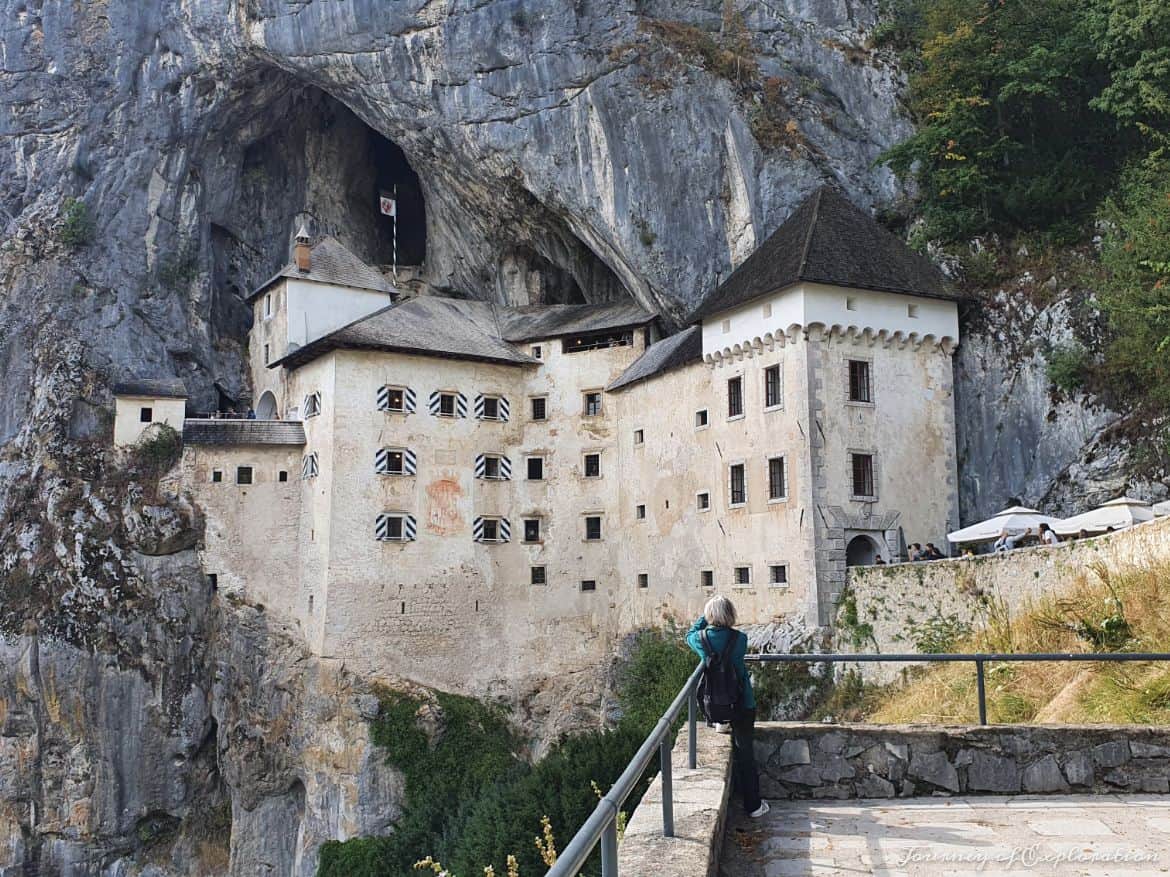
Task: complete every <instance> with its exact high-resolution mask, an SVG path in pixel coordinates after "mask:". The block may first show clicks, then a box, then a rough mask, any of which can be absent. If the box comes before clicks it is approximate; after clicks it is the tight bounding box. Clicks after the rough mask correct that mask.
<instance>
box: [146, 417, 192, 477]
mask: <svg viewBox="0 0 1170 877" xmlns="http://www.w3.org/2000/svg"><path fill="white" fill-rule="evenodd" d="M182 447H183V439H182V437H181V436H180V435H179V433H178V431H177V430H175V429H174V428H173V427H171V426H168V425H167V424H165V423H158V424H155V425H154V426H153V427H152V428H151V429H150V430H148V431H147V432H146V433H145V434H144V435H143V436H142V438H141V439H139V440H138V444H136V445H135V446H134V461H135V463H136V468H137V469H139V470H140V471H141V472H142V473H143V474H145V475H147V476H148V477H152V478H155V479H157V478H159V477H161V476H162V475H163V474H164V473H165V472H167V471H168V470H169V469H170V468H171V467H172V466H174V465H175V463H177V462H178V461H179V452H180V451H181V450H182Z"/></svg>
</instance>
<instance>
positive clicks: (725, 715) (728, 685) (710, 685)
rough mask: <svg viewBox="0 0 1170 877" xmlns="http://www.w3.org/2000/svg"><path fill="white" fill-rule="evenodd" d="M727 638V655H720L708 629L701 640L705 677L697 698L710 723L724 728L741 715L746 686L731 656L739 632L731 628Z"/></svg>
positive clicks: (700, 680)
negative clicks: (744, 687)
mask: <svg viewBox="0 0 1170 877" xmlns="http://www.w3.org/2000/svg"><path fill="white" fill-rule="evenodd" d="M728 633H729V634H730V636H728V637H727V645H725V646H724V647H723V651H722V652H721V653H720V652H716V651H715V648H714V646H712V645H711V639H710V637H709V636H708V635H707V630H706V628H704V629H703V630H702V631H701V632H700V634H699V636H700V637H701V639H702V642H703V651H704V653H705V656H704V658H703V674H702V675H701V676H700V677H699V688H698V691H697V693H696V696H697V697H698V700H699V708H700V709H701V710H702V711H703V716H704V717H705V718H706V719H707V721H708V722H719V723H721V724H724V723H727V722H730V721H731V720H732V719H734V718H736V717H737V716H738V714H739V707H740V701H741V699H742V697H743V691H742V688H743V686H742V684H741V682H740V678H739V673H737V672H736V670H735V664H733V663H732V660H731V653H732V650H733V649H734V648H735V646H736V644H737V643H738V642H739V631H738V630H736V629H735V628H731V629H730V630H729V631H728Z"/></svg>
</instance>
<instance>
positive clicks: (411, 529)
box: [374, 512, 418, 542]
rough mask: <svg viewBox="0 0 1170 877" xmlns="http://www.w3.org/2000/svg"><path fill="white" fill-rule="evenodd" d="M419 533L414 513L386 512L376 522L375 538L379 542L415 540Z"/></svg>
mask: <svg viewBox="0 0 1170 877" xmlns="http://www.w3.org/2000/svg"><path fill="white" fill-rule="evenodd" d="M417 533H418V525H417V524H416V523H415V520H414V515H408V514H406V513H405V512H385V513H383V514H380V515H378V518H377V520H376V521H375V523H374V538H375V539H377V540H378V541H379V542H413V541H414V540H415V536H416V535H417Z"/></svg>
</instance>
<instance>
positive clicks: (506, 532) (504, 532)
mask: <svg viewBox="0 0 1170 877" xmlns="http://www.w3.org/2000/svg"><path fill="white" fill-rule="evenodd" d="M500 541H501V542H511V541H512V525H511V524H509V523H508V519H507V518H500Z"/></svg>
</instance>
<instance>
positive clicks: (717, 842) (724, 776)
mask: <svg viewBox="0 0 1170 877" xmlns="http://www.w3.org/2000/svg"><path fill="white" fill-rule="evenodd" d="M697 763H698V767H697V768H695V769H694V770H691V769H690V768H688V767H687V733H686V726H685V725H684V726H683V728H682V729H681V730H680V731H679V733H678V737H677V739H676V741H675V745H674V750H673V751H672V753H671V765H672V774H673V779H674V833H675V836H674V837H663V836H662V777H661V776H658V777H655V778H654V782H652V783H651V784H650V788H649V789H647V791H646V794H645V795H644V796H643V797H642V800H641V802H639V804H638V807H637V809H636V810H634V813H633V815H632V816H631V817H630V821H629V824H627V825H626V831H625V835H624V836H623V838H622V842H621V844H620V845H619V846H618V873H619V874H620V875H622V877H701V875H708V877H714V875H715V874H716V872H717V871H718V868H719V861H718V859H719V848H720V847H721V846H722V844H723V820H724V816H725V814H726V812H727V800H728V795H729V793H730V789H731V736H730V735H729V734H717V733H715V732H714V731H713V730H711V729H709V728H706V727H703V726H702V725H700V726H699V739H698V759H697Z"/></svg>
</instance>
